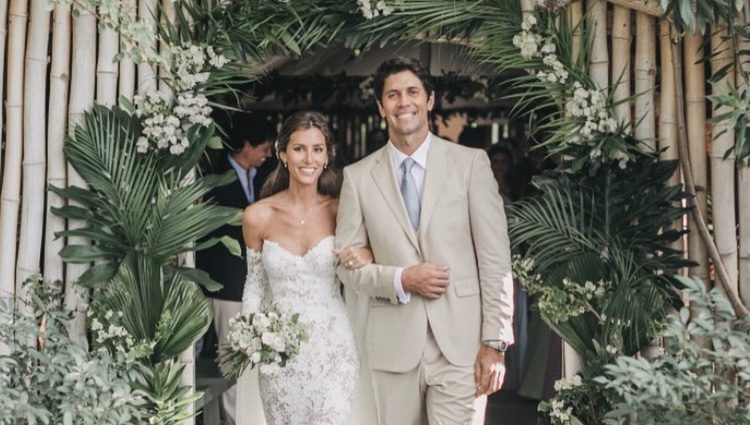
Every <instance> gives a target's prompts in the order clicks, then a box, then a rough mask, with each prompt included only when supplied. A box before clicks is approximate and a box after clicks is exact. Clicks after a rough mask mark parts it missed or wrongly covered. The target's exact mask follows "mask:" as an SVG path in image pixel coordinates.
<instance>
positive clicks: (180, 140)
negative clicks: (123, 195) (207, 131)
mask: <svg viewBox="0 0 750 425" xmlns="http://www.w3.org/2000/svg"><path fill="white" fill-rule="evenodd" d="M172 55H173V59H174V67H173V71H171V72H170V74H169V75H168V76H167V77H166V78H167V79H168V80H169V81H170V83H171V84H170V85H171V87H172V88H173V89H174V90H175V91H176V93H175V99H176V101H175V102H171V101H170V100H169V98H168V96H167V95H166V94H164V93H162V92H161V91H158V90H151V91H149V92H147V93H146V94H145V95H143V96H140V95H139V96H135V97H134V99H133V100H134V102H135V106H136V109H135V114H136V116H138V117H139V118H141V120H142V123H143V131H142V133H141V134H142V135H141V137H139V138H138V140H137V141H136V150H137V151H138V152H139V153H147V152H149V151H154V152H159V151H164V150H167V151H169V153H170V154H172V155H180V154H182V153H183V152H185V150H186V149H187V148H188V147H189V146H190V138H189V137H188V134H189V131H190V129H192V128H194V127H196V126H197V127H208V126H209V125H211V123H212V122H213V121H212V119H211V111H212V109H211V107H210V106H208V98H207V97H206V95H205V94H204V93H203V90H202V89H201V84H204V83H206V82H207V81H208V80H209V78H210V77H211V72H212V71H216V70H219V69H221V68H222V67H223V66H224V65H225V64H226V63H227V62H228V59H227V58H225V57H224V56H222V55H219V54H217V53H216V52H215V51H214V50H213V48H212V47H211V46H204V47H201V46H196V45H186V46H182V47H180V46H175V47H173V48H172Z"/></svg>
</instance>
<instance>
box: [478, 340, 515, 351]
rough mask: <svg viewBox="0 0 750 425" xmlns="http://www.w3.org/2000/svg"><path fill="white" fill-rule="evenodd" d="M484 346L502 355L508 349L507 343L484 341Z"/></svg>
mask: <svg viewBox="0 0 750 425" xmlns="http://www.w3.org/2000/svg"><path fill="white" fill-rule="evenodd" d="M484 345H486V346H488V347H490V348H492V349H493V350H497V351H500V352H502V353H504V352H505V351H506V350H507V349H508V347H510V344H509V343H508V342H507V341H500V340H490V341H484Z"/></svg>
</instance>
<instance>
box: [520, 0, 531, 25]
mask: <svg viewBox="0 0 750 425" xmlns="http://www.w3.org/2000/svg"><path fill="white" fill-rule="evenodd" d="M533 13H534V1H533V0H521V15H522V16H523V19H524V20H526V18H528V17H529V16H530V15H531V14H533Z"/></svg>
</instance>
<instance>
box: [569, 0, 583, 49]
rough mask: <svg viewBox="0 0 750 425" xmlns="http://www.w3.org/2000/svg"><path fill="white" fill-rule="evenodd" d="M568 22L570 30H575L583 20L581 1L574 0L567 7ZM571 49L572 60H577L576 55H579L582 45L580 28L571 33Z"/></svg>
mask: <svg viewBox="0 0 750 425" xmlns="http://www.w3.org/2000/svg"><path fill="white" fill-rule="evenodd" d="M567 14H568V22H569V24H570V28H576V26H578V25H579V24H580V23H581V21H582V20H583V0H575V1H573V2H571V3H570V4H569V5H568V9H567ZM572 43H573V44H572V47H571V54H572V55H573V60H574V61H577V60H578V55H579V54H580V53H581V46H582V45H583V31H582V28H581V27H580V26H578V28H577V29H576V30H575V31H574V32H573V41H572Z"/></svg>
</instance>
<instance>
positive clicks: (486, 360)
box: [474, 344, 505, 397]
mask: <svg viewBox="0 0 750 425" xmlns="http://www.w3.org/2000/svg"><path fill="white" fill-rule="evenodd" d="M474 378H475V379H476V382H477V391H476V396H477V397H479V396H481V395H490V394H492V393H494V392H495V391H497V390H499V389H500V387H501V386H502V385H503V381H504V380H505V353H503V352H502V351H497V350H495V349H493V348H490V347H488V346H486V345H484V344H482V348H480V349H479V354H478V355H477V361H476V363H475V364H474Z"/></svg>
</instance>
